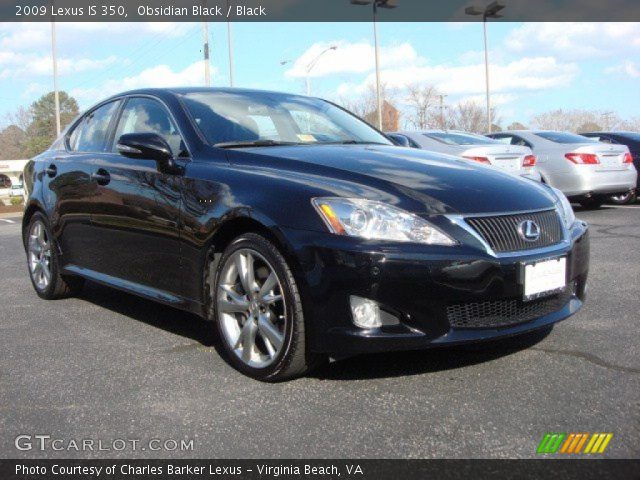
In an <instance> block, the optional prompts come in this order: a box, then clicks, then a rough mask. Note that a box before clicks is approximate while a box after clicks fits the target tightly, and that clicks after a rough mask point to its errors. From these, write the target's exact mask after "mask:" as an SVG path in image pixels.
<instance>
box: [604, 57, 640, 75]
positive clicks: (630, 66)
mask: <svg viewBox="0 0 640 480" xmlns="http://www.w3.org/2000/svg"><path fill="white" fill-rule="evenodd" d="M604 71H605V73H608V74H613V73H622V74H625V75H628V76H630V77H631V78H640V65H638V64H637V63H636V62H633V61H631V60H627V61H626V62H623V63H621V64H620V65H615V66H613V67H608V68H606V69H605V70H604Z"/></svg>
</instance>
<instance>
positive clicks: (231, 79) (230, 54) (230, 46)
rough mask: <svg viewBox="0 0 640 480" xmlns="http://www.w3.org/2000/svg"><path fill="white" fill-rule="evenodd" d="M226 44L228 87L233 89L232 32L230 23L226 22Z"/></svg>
mask: <svg viewBox="0 0 640 480" xmlns="http://www.w3.org/2000/svg"><path fill="white" fill-rule="evenodd" d="M227 43H228V44H229V86H231V87H233V84H234V83H235V82H234V76H235V72H234V64H233V32H232V31H231V22H227Z"/></svg>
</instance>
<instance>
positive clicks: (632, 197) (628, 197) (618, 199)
mask: <svg viewBox="0 0 640 480" xmlns="http://www.w3.org/2000/svg"><path fill="white" fill-rule="evenodd" d="M635 201H636V192H635V190H630V191H628V192H627V193H622V194H620V195H611V196H610V197H609V202H610V203H613V204H615V205H626V204H628V203H633V202H635Z"/></svg>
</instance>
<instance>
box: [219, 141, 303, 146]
mask: <svg viewBox="0 0 640 480" xmlns="http://www.w3.org/2000/svg"><path fill="white" fill-rule="evenodd" d="M281 145H302V143H299V142H280V141H277V140H250V141H243V142H222V143H215V144H214V145H213V146H214V147H218V148H243V147H278V146H281Z"/></svg>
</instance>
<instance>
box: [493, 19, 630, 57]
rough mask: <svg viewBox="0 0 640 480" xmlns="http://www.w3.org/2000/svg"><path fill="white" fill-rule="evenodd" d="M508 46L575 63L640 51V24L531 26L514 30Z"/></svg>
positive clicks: (512, 48)
mask: <svg viewBox="0 0 640 480" xmlns="http://www.w3.org/2000/svg"><path fill="white" fill-rule="evenodd" d="M505 47H506V48H507V49H508V50H509V51H511V52H515V53H527V52H531V51H535V52H536V53H537V54H539V55H555V56H556V57H560V58H570V59H572V60H577V59H585V58H597V57H609V56H625V55H627V54H629V53H631V52H640V24H638V23H624V22H617V23H604V22H603V23H570V22H557V23H527V24H524V25H522V26H520V27H517V28H515V29H514V30H512V31H511V32H510V33H509V34H508V35H507V38H506V41H505Z"/></svg>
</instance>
